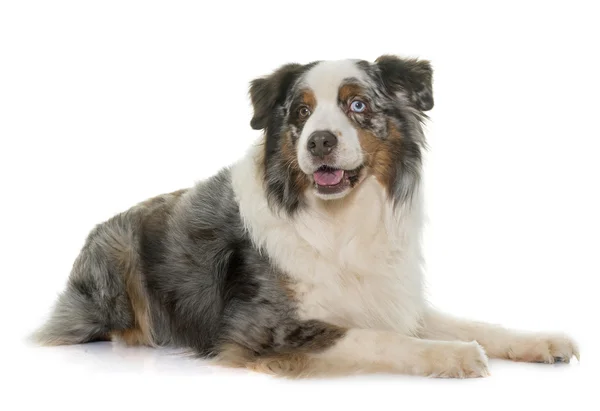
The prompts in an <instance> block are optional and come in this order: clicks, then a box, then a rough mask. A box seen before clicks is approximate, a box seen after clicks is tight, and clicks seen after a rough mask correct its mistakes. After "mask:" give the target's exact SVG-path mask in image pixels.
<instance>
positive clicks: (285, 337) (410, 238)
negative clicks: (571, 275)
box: [35, 55, 579, 377]
mask: <svg viewBox="0 0 600 411" xmlns="http://www.w3.org/2000/svg"><path fill="white" fill-rule="evenodd" d="M432 74H433V72H432V68H431V65H430V63H429V62H428V61H425V60H420V59H413V58H400V57H396V56H389V55H386V56H382V57H380V58H378V59H377V60H376V61H375V62H368V61H363V60H341V61H318V62H312V63H309V64H287V65H283V66H281V67H280V68H279V69H277V70H276V71H274V72H273V73H271V74H270V75H268V76H265V77H262V78H257V79H255V80H253V81H252V82H251V84H250V90H249V94H250V99H251V102H252V106H253V117H252V120H251V122H250V125H251V127H252V128H253V129H255V130H262V133H261V138H260V139H259V140H258V141H256V142H255V143H254V144H253V145H252V147H251V148H250V149H249V150H248V151H247V154H246V155H245V156H243V157H242V158H241V159H239V161H237V162H235V163H233V164H231V165H229V166H228V167H226V168H223V169H222V170H221V171H219V172H218V173H216V174H215V175H214V176H212V177H210V178H208V179H206V180H204V181H201V182H199V183H198V184H196V185H195V186H193V187H191V188H187V189H182V190H179V191H176V192H172V193H169V194H163V195H159V196H157V197H154V198H151V199H148V200H146V201H143V202H141V203H139V204H137V205H135V206H133V207H132V208H130V209H129V210H127V211H125V212H123V213H121V214H118V215H116V216H114V217H112V218H111V219H109V220H107V221H105V222H103V223H101V224H99V225H97V226H96V227H95V228H94V229H93V230H92V231H91V233H90V234H89V236H88V238H87V240H86V242H85V245H84V246H83V248H82V250H81V252H80V254H79V256H78V257H77V259H76V261H75V263H74V265H73V269H72V272H71V274H70V277H69V280H68V283H67V286H66V290H65V291H64V292H63V293H62V294H61V295H60V296H59V298H58V301H57V302H56V304H55V306H54V308H53V311H52V313H51V314H50V316H49V318H48V321H47V322H46V323H45V325H43V326H42V327H41V328H40V329H39V330H38V331H37V332H36V333H35V338H36V340H37V341H38V342H39V343H40V344H44V345H60V344H80V343H86V342H91V341H99V340H119V341H123V342H125V343H126V344H133V345H135V344H142V345H148V346H152V347H164V346H167V347H178V348H181V349H185V350H189V351H191V352H193V353H194V354H195V355H197V356H199V357H201V358H206V359H208V360H211V361H215V362H216V363H218V364H224V365H227V366H233V367H245V368H249V369H252V370H257V371H262V372H268V373H272V374H276V375H282V376H290V377H304V376H313V375H332V374H335V375H344V374H350V373H358V372H367V373H369V372H384V373H402V374H413V375H422V376H435V377H483V376H486V375H488V357H490V358H504V359H509V360H515V361H531V362H545V363H553V362H556V361H563V362H568V361H569V360H570V359H571V357H573V356H575V357H577V358H578V357H579V352H578V349H577V346H576V344H575V343H574V342H573V340H571V339H570V338H569V337H568V336H566V335H563V334H555V333H532V332H521V331H516V330H511V329H507V328H504V327H501V326H498V325H491V324H485V323H481V322H473V321H468V320H464V319H460V318H455V317H453V316H449V315H446V314H444V313H441V312H439V311H438V310H436V309H434V308H433V307H432V306H431V305H430V304H428V302H427V301H426V299H425V296H424V287H423V268H422V252H421V244H420V243H421V232H422V226H423V199H422V188H421V184H420V181H421V169H422V154H423V150H424V149H425V146H426V141H425V136H424V132H423V122H424V121H425V120H426V119H427V116H426V114H425V112H426V111H428V110H430V109H431V108H432V107H433V93H432Z"/></svg>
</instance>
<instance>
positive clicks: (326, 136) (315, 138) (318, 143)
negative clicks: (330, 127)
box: [307, 130, 338, 157]
mask: <svg viewBox="0 0 600 411" xmlns="http://www.w3.org/2000/svg"><path fill="white" fill-rule="evenodd" d="M337 143H338V140H337V137H336V136H335V134H333V133H332V132H331V131H326V130H321V131H315V132H314V133H312V134H311V135H310V137H309V138H308V144H307V147H308V151H310V152H311V154H312V155H313V156H317V157H325V156H326V155H327V154H329V153H331V151H332V150H333V149H334V147H335V146H337Z"/></svg>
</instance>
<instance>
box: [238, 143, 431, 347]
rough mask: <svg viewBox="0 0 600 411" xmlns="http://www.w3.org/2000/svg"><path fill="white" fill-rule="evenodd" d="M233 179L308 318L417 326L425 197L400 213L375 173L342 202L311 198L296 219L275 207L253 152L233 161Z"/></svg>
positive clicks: (249, 220) (251, 224)
mask: <svg viewBox="0 0 600 411" xmlns="http://www.w3.org/2000/svg"><path fill="white" fill-rule="evenodd" d="M232 180H233V187H234V190H235V192H236V195H237V198H238V201H239V202H240V211H241V213H242V217H243V219H244V222H245V224H246V227H247V228H248V230H249V232H250V234H251V236H252V237H253V240H254V242H255V243H256V244H257V245H258V246H259V247H261V248H262V249H263V250H264V251H266V252H267V253H268V255H269V257H270V258H271V259H272V260H273V262H274V263H275V264H277V265H278V266H279V268H280V269H282V270H283V271H285V272H286V273H287V274H288V275H289V276H290V277H291V278H292V280H293V282H294V284H293V288H294V292H295V294H296V296H297V297H298V301H299V310H300V315H301V316H302V317H303V318H305V319H319V320H323V321H327V322H330V323H333V324H336V325H339V326H344V327H356V328H381V329H389V330H395V331H397V332H400V333H403V334H407V335H411V334H414V333H415V332H416V331H417V329H418V326H419V319H420V317H421V311H422V307H423V304H424V300H423V290H422V268H421V255H420V230H421V218H422V217H421V207H420V201H419V198H416V199H415V200H416V201H414V202H413V204H412V206H411V207H410V208H407V209H402V208H401V209H398V210H396V211H395V212H394V211H393V210H392V207H391V205H390V204H389V201H387V199H386V198H385V191H384V189H383V187H382V186H381V185H380V184H379V183H378V182H377V181H376V180H375V179H374V178H373V177H369V178H367V179H366V180H365V181H363V182H362V183H361V184H360V185H359V186H358V187H357V188H356V189H354V191H353V192H352V193H351V194H350V196H349V197H348V198H346V199H344V201H343V204H335V203H326V202H322V201H321V200H318V199H316V198H314V197H312V196H309V198H308V202H309V207H307V208H306V210H305V211H302V212H301V213H299V214H298V215H296V216H295V217H294V218H293V219H290V218H287V217H285V216H283V215H276V214H274V213H272V212H271V210H270V209H269V207H268V205H267V201H266V198H265V196H264V194H263V193H264V191H263V186H262V179H261V176H260V173H259V172H258V169H257V167H256V162H255V158H254V156H253V155H252V153H251V154H249V155H248V156H247V157H246V158H245V159H243V160H242V161H241V162H239V163H238V164H236V165H235V166H234V167H233V169H232Z"/></svg>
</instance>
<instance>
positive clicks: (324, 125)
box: [250, 56, 433, 212]
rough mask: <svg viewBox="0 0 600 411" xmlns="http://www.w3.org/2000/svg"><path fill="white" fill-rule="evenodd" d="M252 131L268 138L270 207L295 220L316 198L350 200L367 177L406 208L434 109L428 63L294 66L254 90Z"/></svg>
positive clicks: (393, 61) (386, 60) (385, 60)
mask: <svg viewBox="0 0 600 411" xmlns="http://www.w3.org/2000/svg"><path fill="white" fill-rule="evenodd" d="M250 97H251V100H252V103H253V107H254V116H253V118H252V121H251V126H252V127H253V128H254V129H264V130H265V134H266V145H265V156H264V174H265V184H266V189H267V194H268V196H269V199H270V201H271V203H272V204H273V203H276V204H277V205H279V206H282V207H283V208H284V209H286V210H287V211H288V212H294V211H295V210H296V209H297V208H299V207H301V205H302V203H303V197H304V196H305V195H306V194H307V193H308V192H312V193H314V195H316V196H317V197H318V198H320V199H322V200H337V199H342V198H343V197H345V196H346V195H347V194H348V193H349V192H350V191H351V190H352V189H353V188H354V187H355V186H356V185H357V184H360V182H361V181H362V180H363V179H364V178H365V177H367V176H369V175H373V176H374V177H376V178H377V180H378V181H379V182H380V183H381V184H382V185H384V186H385V187H386V189H387V191H388V194H389V196H390V198H391V199H392V200H394V201H395V202H399V201H401V200H405V199H406V198H407V197H408V196H410V193H411V192H412V190H413V189H414V186H415V184H417V183H418V177H419V176H418V174H419V170H420V162H421V149H422V146H423V144H424V137H423V133H422V128H421V121H422V120H423V119H424V118H425V115H424V112H425V111H427V110H430V109H431V108H432V107H433V96H432V69H431V67H430V65H429V63H428V62H426V61H420V60H414V59H400V58H397V57H392V56H382V57H380V58H379V59H377V60H376V62H375V63H369V62H366V61H361V60H342V61H323V62H314V63H310V64H307V65H300V64H288V65H285V66H283V67H281V68H279V69H278V70H277V71H275V72H274V73H273V74H271V75H270V76H268V77H264V78H260V79H256V80H254V81H253V82H252V83H251V86H250Z"/></svg>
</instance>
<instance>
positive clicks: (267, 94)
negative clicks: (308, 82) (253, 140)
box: [250, 63, 304, 130]
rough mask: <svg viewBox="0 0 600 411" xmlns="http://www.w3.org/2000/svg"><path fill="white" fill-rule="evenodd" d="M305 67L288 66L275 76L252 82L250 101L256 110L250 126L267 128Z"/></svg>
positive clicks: (297, 65) (278, 70) (298, 65)
mask: <svg viewBox="0 0 600 411" xmlns="http://www.w3.org/2000/svg"><path fill="white" fill-rule="evenodd" d="M303 67H304V66H302V65H300V64H295V63H292V64H286V65H284V66H282V67H280V68H279V69H277V70H276V71H275V72H274V73H273V74H271V75H269V76H267V77H261V78H257V79H255V80H252V81H251V82H250V100H251V102H252V107H253V109H254V115H253V117H252V120H251V121H250V126H251V127H252V128H253V129H254V130H261V129H264V128H266V127H267V125H268V124H269V117H270V116H271V114H272V113H273V110H274V109H275V107H277V105H279V104H282V103H283V101H284V100H285V96H286V93H287V91H288V89H289V88H290V87H291V85H292V84H293V82H294V81H295V80H296V78H298V75H299V74H300V73H301V72H302V68H303Z"/></svg>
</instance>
